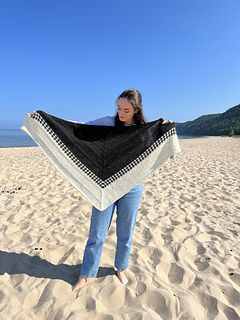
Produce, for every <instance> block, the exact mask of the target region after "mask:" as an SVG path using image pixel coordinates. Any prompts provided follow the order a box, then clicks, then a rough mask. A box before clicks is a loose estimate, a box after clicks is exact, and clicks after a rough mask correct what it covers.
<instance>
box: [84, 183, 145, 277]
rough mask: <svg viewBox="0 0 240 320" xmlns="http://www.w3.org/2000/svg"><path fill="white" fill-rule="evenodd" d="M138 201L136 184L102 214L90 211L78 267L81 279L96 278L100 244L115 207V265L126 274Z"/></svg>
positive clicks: (97, 211)
mask: <svg viewBox="0 0 240 320" xmlns="http://www.w3.org/2000/svg"><path fill="white" fill-rule="evenodd" d="M141 199H142V185H141V184H138V185H137V186H135V187H134V188H133V189H131V190H130V191H128V192H127V193H126V194H125V195H124V196H122V197H121V198H119V199H118V200H117V201H115V202H114V203H112V204H111V205H110V206H109V207H107V208H106V209H105V210H103V211H99V210H98V209H96V208H95V207H92V216H91V224H90V229H89V237H88V240H87V244H86V247H85V251H84V255H83V262H82V264H81V267H80V276H81V277H85V278H88V277H96V275H97V272H98V267H99V262H100V257H101V253H102V248H103V243H104V240H105V237H106V235H107V232H108V230H109V228H110V225H111V221H112V217H113V212H114V209H115V207H117V218H116V235H117V247H116V252H115V262H114V265H115V267H116V268H117V269H118V270H125V269H126V268H127V266H128V260H129V256H130V249H131V243H132V234H133V230H134V228H135V224H136V220H137V213H138V208H139V204H140V201H141Z"/></svg>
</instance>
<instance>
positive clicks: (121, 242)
mask: <svg viewBox="0 0 240 320" xmlns="http://www.w3.org/2000/svg"><path fill="white" fill-rule="evenodd" d="M116 104H117V113H116V115H115V116H107V117H103V118H100V119H96V120H94V121H90V122H87V123H86V124H91V125H92V124H93V125H94V124H95V125H109V126H114V125H115V126H123V125H124V126H130V125H135V124H144V123H146V120H145V118H144V115H143V111H142V96H141V93H140V92H139V91H138V90H134V89H128V90H125V91H123V92H122V93H121V94H120V95H119V96H118V97H117V99H116ZM170 122H172V121H171V120H166V121H163V122H162V123H163V124H164V123H170ZM141 198H142V185H141V184H138V185H137V186H136V187H134V188H133V189H131V190H130V191H129V192H128V193H126V194H125V195H124V196H122V197H121V198H120V199H118V200H117V201H115V202H114V203H113V204H111V205H110V206H109V207H107V208H106V209H105V210H103V211H99V210H98V209H96V208H95V207H92V215H91V223H90V229H89V237H88V240H87V243H86V247H85V251H84V256H83V261H82V265H81V268H80V277H79V279H78V281H77V282H76V283H74V285H73V286H72V290H73V291H76V290H78V289H80V288H82V287H83V286H84V285H85V284H86V282H87V278H89V277H96V275H97V271H98V266H99V262H100V257H101V253H102V248H103V243H104V240H105V237H106V235H107V232H108V230H109V228H110V225H111V221H112V216H113V212H114V209H115V207H116V209H117V218H116V235H117V246H116V253H115V262H114V265H115V267H116V269H117V271H116V275H117V277H118V279H119V281H120V283H121V284H122V285H125V284H126V283H127V282H128V280H127V277H126V275H125V274H124V270H126V269H127V266H128V260H129V256H130V248H131V242H132V234H133V230H134V228H135V223H136V219H137V213H138V208H139V204H140V201H141Z"/></svg>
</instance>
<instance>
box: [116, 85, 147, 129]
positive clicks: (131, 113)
mask: <svg viewBox="0 0 240 320" xmlns="http://www.w3.org/2000/svg"><path fill="white" fill-rule="evenodd" d="M116 106H117V114H116V116H115V125H117V126H121V125H122V126H123V125H124V123H126V124H131V123H135V124H143V123H146V120H145V118H144V115H143V111H142V95H141V93H140V92H139V91H138V90H135V89H127V90H124V91H123V92H122V93H121V94H120V95H119V96H118V97H117V99H116Z"/></svg>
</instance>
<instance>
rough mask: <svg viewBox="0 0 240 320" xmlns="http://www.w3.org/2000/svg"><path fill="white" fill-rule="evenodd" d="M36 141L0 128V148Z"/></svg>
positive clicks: (16, 132)
mask: <svg viewBox="0 0 240 320" xmlns="http://www.w3.org/2000/svg"><path fill="white" fill-rule="evenodd" d="M178 138H179V139H192V138H197V137H195V136H178ZM37 146H38V145H37V144H36V142H35V141H34V140H33V139H32V138H31V137H30V136H29V135H28V134H26V133H25V132H24V131H22V130H20V129H19V130H18V129H16V130H7V129H6V130H0V148H11V147H37Z"/></svg>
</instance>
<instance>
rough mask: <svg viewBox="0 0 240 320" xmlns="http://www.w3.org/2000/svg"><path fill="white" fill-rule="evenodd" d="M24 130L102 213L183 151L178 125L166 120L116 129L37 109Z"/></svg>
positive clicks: (26, 119) (26, 121)
mask: <svg viewBox="0 0 240 320" xmlns="http://www.w3.org/2000/svg"><path fill="white" fill-rule="evenodd" d="M21 129H22V130H23V131H25V132H26V133H27V134H29V135H30V136H31V137H32V138H33V140H34V141H35V142H36V143H37V144H38V145H39V146H40V147H41V149H42V150H43V152H44V153H45V154H46V156H47V157H48V158H49V160H50V161H51V162H52V163H53V164H54V166H55V167H56V168H57V169H58V170H59V172H60V173H61V174H62V175H63V176H64V177H65V178H66V179H68V180H69V181H70V183H71V184H72V185H73V186H74V187H76V188H77V189H78V190H79V191H80V192H81V193H82V194H83V195H84V196H85V197H86V198H87V199H88V200H89V201H90V203H91V204H92V205H93V206H95V207H96V208H97V209H99V210H101V211H102V210H104V209H105V208H107V207H108V206H109V205H110V204H112V203H113V202H114V201H116V200H117V199H119V198H120V197H121V196H123V195H124V194H126V193H127V192H128V191H129V190H131V189H132V188H134V187H135V186H136V185H137V184H138V183H140V182H141V181H142V180H143V179H144V178H146V177H147V176H149V175H150V174H152V173H153V172H154V171H155V170H156V169H157V168H158V167H159V166H160V165H161V164H162V163H163V162H164V161H165V160H167V159H168V158H169V157H171V156H173V155H174V154H175V153H177V152H180V151H181V148H180V145H179V141H178V137H177V133H176V127H175V123H174V122H173V123H169V124H162V121H161V120H160V119H158V120H154V121H150V122H148V123H145V124H141V125H134V126H123V127H121V128H118V127H114V126H103V125H101V126H100V125H94V126H92V125H88V124H82V123H77V122H72V121H68V120H64V119H61V118H59V117H55V116H53V115H50V114H48V113H46V112H44V111H41V110H37V111H35V112H34V113H32V114H31V115H30V116H26V117H25V121H24V124H23V126H22V127H21Z"/></svg>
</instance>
